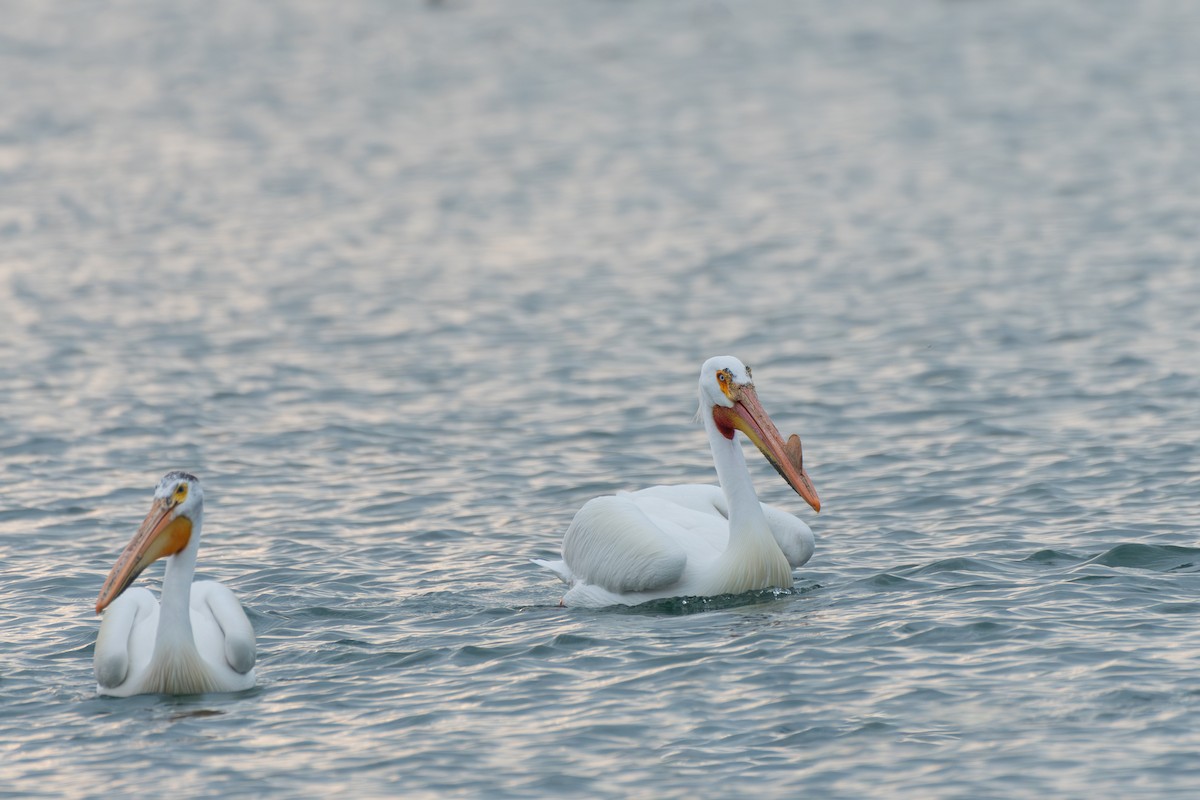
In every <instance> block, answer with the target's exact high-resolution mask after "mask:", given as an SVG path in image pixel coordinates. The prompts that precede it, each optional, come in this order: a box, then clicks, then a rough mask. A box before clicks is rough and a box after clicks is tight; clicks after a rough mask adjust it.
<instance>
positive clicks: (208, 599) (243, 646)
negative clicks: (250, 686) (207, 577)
mask: <svg viewBox="0 0 1200 800" xmlns="http://www.w3.org/2000/svg"><path fill="white" fill-rule="evenodd" d="M191 607H192V612H193V615H199V616H200V617H203V618H208V619H211V620H212V621H213V622H214V623H215V624H216V628H217V630H216V631H215V635H214V636H213V637H212V638H216V639H218V640H219V641H214V642H212V643H211V644H209V645H207V646H205V645H204V644H202V643H201V641H200V638H201V633H200V631H201V629H200V628H199V627H197V628H196V629H195V632H196V640H197V641H196V643H197V646H198V647H199V648H200V651H201V652H202V653H213V652H216V651H219V652H222V653H223V654H224V659H225V662H226V663H227V664H228V665H229V667H230V669H232V670H233V671H234V672H237V673H239V674H242V675H244V674H246V673H248V672H249V671H250V670H251V669H253V668H254V660H255V650H254V628H253V626H251V625H250V620H249V619H248V618H247V617H246V612H245V611H244V610H243V609H242V604H241V603H240V602H238V599H237V596H236V595H235V594H234V593H233V592H231V591H230V590H229V589H228V588H227V587H226V586H224V585H222V584H220V583H217V582H216V581H197V582H196V583H193V584H192V596H191Z"/></svg>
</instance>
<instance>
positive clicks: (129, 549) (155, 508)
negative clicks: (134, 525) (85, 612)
mask: <svg viewBox="0 0 1200 800" xmlns="http://www.w3.org/2000/svg"><path fill="white" fill-rule="evenodd" d="M172 509H174V505H172V504H171V502H170V501H168V500H164V499H162V498H157V499H155V501H154V505H152V506H151V507H150V513H149V514H147V515H146V519H144V520H142V524H141V526H140V527H139V528H138V530H137V533H135V534H134V535H133V538H132V539H131V540H130V541H129V544H127V545H126V546H125V549H124V550H122V551H121V555H120V556H119V557H118V558H117V563H116V564H114V565H113V568H112V571H111V572H109V573H108V579H107V580H105V581H104V588H103V589H101V590H100V597H99V598H97V600H96V613H97V614H99V613H100V612H101V611H103V610H104V609H105V608H106V607H108V604H109V603H111V602H112V601H113V600H116V599H117V598H118V597H120V596H121V592H123V591H125V590H126V589H128V588H129V585H130V584H131V583H133V582H134V580H136V579H137V576H138V575H140V574H142V570H144V569H145V568H146V567H148V566H150V565H151V564H153V563H154V562H155V561H157V560H158V559H160V558H165V557H167V556H170V555H174V554H175V553H178V552H179V551H180V550H182V549H183V548H185V547H187V543H188V541H189V540H190V539H191V538H192V521H191V520H190V519H188V518H187V517H175V516H172V514H171V511H172Z"/></svg>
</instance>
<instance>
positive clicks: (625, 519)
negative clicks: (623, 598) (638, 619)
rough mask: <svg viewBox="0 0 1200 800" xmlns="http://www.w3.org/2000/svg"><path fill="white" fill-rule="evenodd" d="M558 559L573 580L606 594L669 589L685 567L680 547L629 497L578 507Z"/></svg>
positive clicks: (607, 497)
mask: <svg viewBox="0 0 1200 800" xmlns="http://www.w3.org/2000/svg"><path fill="white" fill-rule="evenodd" d="M562 553H563V561H565V562H566V564H567V566H568V567H569V568H570V571H571V574H572V575H573V576H574V578H575V579H576V580H578V581H581V582H583V583H589V584H594V585H596V586H601V587H603V588H605V589H607V590H609V591H610V592H645V591H651V590H654V589H659V588H662V587H665V586H670V585H671V584H673V583H675V582H676V581H678V580H679V578H680V576H681V575H682V574H683V569H684V567H685V566H686V565H687V553H686V552H685V551H684V549H683V547H682V546H680V544H679V543H678V542H677V541H675V539H674V538H673V537H671V536H670V535H668V534H667V533H666V532H665V531H663V529H662V528H660V527H659V525H658V524H656V522H655V521H654V520H652V519H651V518H650V517H649V516H647V515H646V512H645V511H643V510H642V509H641V508H639V506H638V503H637V502H635V501H634V500H633V499H632V497H631V496H630V495H629V494H620V495H609V496H605V497H597V498H595V499H593V500H590V501H588V502H587V503H586V504H584V506H583V508H581V509H579V512H578V513H577V514H576V515H575V519H573V520H572V521H571V526H570V527H569V528H567V532H566V534H564V535H563V546H562Z"/></svg>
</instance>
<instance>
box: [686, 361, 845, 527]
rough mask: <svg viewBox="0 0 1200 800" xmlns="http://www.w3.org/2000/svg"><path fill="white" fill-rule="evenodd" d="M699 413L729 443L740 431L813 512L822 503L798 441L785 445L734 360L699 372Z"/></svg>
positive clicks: (715, 363) (706, 364) (745, 372)
mask: <svg viewBox="0 0 1200 800" xmlns="http://www.w3.org/2000/svg"><path fill="white" fill-rule="evenodd" d="M700 413H701V414H705V413H711V414H712V420H713V422H714V423H715V424H716V427H717V431H718V432H719V433H720V434H721V435H722V436H724V437H725V438H726V439H732V438H733V434H734V432H735V431H741V432H742V433H743V434H745V435H746V438H747V439H749V440H750V441H751V442H753V443H754V446H755V447H757V448H758V449H759V451H761V452H762V454H763V456H765V457H766V459H767V461H769V462H770V464H771V466H773V467H774V468H775V471H776V472H778V473H779V474H780V476H781V477H782V478H783V479H784V480H785V481H787V483H788V486H791V487H792V489H793V490H795V492H796V494H798V495H800V497H802V498H803V499H804V501H805V502H806V503H808V504H809V505H810V506H812V507H813V510H814V511H820V510H821V500H820V498H819V497H817V490H816V489H814V488H813V485H812V481H811V480H810V479H809V477H808V473H807V472H806V471H805V470H804V459H803V455H802V453H801V450H800V437H799V436H797V435H796V434H794V433H793V434H792V436H791V438H789V439H788V442H787V444H786V445H785V444H784V443H783V438H782V437H781V436H780V435H779V431H778V430H776V428H775V423H773V422H772V421H771V418H770V417H769V416H768V415H767V412H766V411H764V410H763V407H762V405H761V404H760V403H759V402H758V394H757V393H756V392H755V391H754V381H753V380H751V378H750V368H749V367H747V366H746V365H745V364H743V363H742V362H741V361H739V360H738V359H736V358H734V357H733V356H716V357H714V358H710V359H709V360H708V361H705V362H704V366H702V367H701V368H700Z"/></svg>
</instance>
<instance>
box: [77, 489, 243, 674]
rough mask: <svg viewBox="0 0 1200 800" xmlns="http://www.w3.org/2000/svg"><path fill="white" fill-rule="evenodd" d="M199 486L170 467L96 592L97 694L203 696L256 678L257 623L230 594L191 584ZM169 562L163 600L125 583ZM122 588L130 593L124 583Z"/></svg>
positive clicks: (201, 499)
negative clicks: (158, 563)
mask: <svg viewBox="0 0 1200 800" xmlns="http://www.w3.org/2000/svg"><path fill="white" fill-rule="evenodd" d="M203 514H204V491H203V490H202V489H201V488H200V481H199V480H198V479H197V478H196V477H195V476H194V475H189V474H188V473H186V472H168V473H167V474H166V475H164V476H163V478H162V480H161V481H159V482H158V488H157V489H155V490H154V503H153V505H151V507H150V513H149V514H147V515H146V519H145V520H143V521H142V525H141V527H140V528H138V530H137V533H135V534H134V535H133V539H132V540H130V542H129V544H128V545H126V547H125V550H124V551H123V552H122V553H121V555H120V557H119V558H118V559H117V563H116V565H114V566H113V568H112V572H110V573H108V579H107V580H106V581H105V582H104V588H103V589H101V590H100V597H99V599H97V600H96V613H97V614H99V613H100V612H101V611H105V609H108V610H107V611H106V612H105V614H104V619H103V621H102V622H101V623H100V635H99V636H98V637H97V638H96V658H95V667H96V683H97V687H96V689H97V691H98V692H99V693H100V694H107V695H114V696H117V697H128V696H130V695H134V694H154V693H161V694H200V693H201V692H234V691H239V690H242V689H249V688H251V687H252V686H254V629H253V628H252V627H251V626H250V620H248V619H247V618H246V612H245V611H243V610H242V604H241V603H239V602H238V599H237V597H235V596H234V594H233V592H231V591H229V589H227V588H225V587H224V586H222V585H221V584H219V583H217V582H216V581H197V582H196V583H192V574H193V573H194V572H195V570H196V551H197V550H199V549H200V522H201V517H202V516H203ZM160 558H165V559H166V560H167V571H166V574H165V575H164V576H163V584H162V603H161V605H160V604H159V603H158V601H156V600H155V599H154V595H153V594H151V593H150V591H149V590H148V589H143V588H140V587H139V588H135V589H129V585H130V584H131V583H133V581H134V579H135V578H137V576H138V575H139V574H141V572H142V570H144V569H145V568H146V567H148V566H150V564H151V563H153V562H155V561H157V560H158V559H160ZM127 589H128V591H126V590H127Z"/></svg>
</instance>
